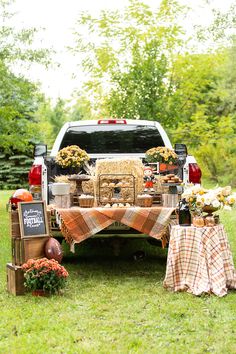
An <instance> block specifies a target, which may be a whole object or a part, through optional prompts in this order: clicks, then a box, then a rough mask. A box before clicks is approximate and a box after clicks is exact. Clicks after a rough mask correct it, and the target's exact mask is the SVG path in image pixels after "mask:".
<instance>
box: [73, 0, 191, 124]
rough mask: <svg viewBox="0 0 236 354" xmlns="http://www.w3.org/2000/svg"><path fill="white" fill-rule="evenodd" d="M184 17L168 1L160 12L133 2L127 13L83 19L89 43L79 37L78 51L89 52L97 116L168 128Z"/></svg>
mask: <svg viewBox="0 0 236 354" xmlns="http://www.w3.org/2000/svg"><path fill="white" fill-rule="evenodd" d="M183 13H184V9H183V8H182V7H180V6H179V5H178V3H177V2H176V1H162V2H161V4H160V7H159V9H158V10H157V11H155V12H152V11H151V9H150V7H149V6H147V5H146V4H144V3H142V2H140V1H130V3H129V6H128V7H127V8H126V9H125V10H124V12H120V13H119V12H117V11H102V12H101V15H100V17H99V18H93V17H92V16H89V15H88V14H83V15H82V16H81V17H80V21H79V23H80V25H83V26H84V27H85V28H86V30H87V31H86V32H85V33H86V37H85V36H84V37H85V38H83V36H82V35H81V34H79V33H77V37H76V39H77V47H76V49H75V51H80V52H83V53H84V57H85V59H84V61H83V68H84V70H85V71H86V72H88V73H89V80H88V81H87V82H86V85H85V89H86V90H87V92H88V95H90V97H91V102H92V104H93V105H94V106H95V111H98V112H99V114H101V113H102V114H104V113H105V114H109V115H112V116H116V117H127V118H146V119H159V120H160V121H161V122H162V123H164V124H168V117H167V116H166V108H165V106H166V102H167V98H168V95H169V87H168V85H167V84H166V83H165V81H168V77H169V73H168V71H169V68H170V66H171V64H172V61H173V54H174V52H175V51H176V50H177V49H178V48H179V47H180V46H181V43H182V40H181V35H182V28H181V26H180V25H179V24H178V20H180V18H181V16H182V15H183ZM87 34H89V37H88V36H87ZM88 38H89V41H88ZM98 38H99V39H98ZM114 38H115V40H114ZM106 84H107V86H108V87H109V88H110V89H109V92H107V90H106V89H105V87H106Z"/></svg>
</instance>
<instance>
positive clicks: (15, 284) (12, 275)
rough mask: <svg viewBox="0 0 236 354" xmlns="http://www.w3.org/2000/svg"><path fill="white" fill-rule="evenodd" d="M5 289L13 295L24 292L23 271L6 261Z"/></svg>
mask: <svg viewBox="0 0 236 354" xmlns="http://www.w3.org/2000/svg"><path fill="white" fill-rule="evenodd" d="M7 291H8V292H9V293H10V294H13V295H23V294H24V293H25V286H24V272H23V270H22V268H21V267H19V266H16V265H13V264H12V263H7Z"/></svg>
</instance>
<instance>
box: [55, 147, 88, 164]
mask: <svg viewBox="0 0 236 354" xmlns="http://www.w3.org/2000/svg"><path fill="white" fill-rule="evenodd" d="M89 159H90V157H89V155H88V154H87V152H86V151H85V150H82V149H81V148H80V147H79V146H77V145H70V146H67V147H65V148H63V149H61V150H59V151H58V153H57V156H56V163H57V164H58V165H60V166H61V167H62V168H67V167H81V166H83V164H84V163H85V162H86V161H88V160H89Z"/></svg>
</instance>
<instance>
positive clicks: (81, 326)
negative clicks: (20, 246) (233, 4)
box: [0, 192, 236, 354]
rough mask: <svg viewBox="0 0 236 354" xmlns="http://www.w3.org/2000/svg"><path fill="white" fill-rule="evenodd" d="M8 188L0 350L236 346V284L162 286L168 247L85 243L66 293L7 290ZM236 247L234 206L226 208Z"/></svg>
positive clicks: (1, 200)
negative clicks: (211, 290)
mask: <svg viewBox="0 0 236 354" xmlns="http://www.w3.org/2000/svg"><path fill="white" fill-rule="evenodd" d="M9 195H10V192H0V207H1V211H0V223H1V224H0V242H1V243H0V245H1V252H0V264H1V267H0V281H1V282H0V305H1V312H0V353H4V354H5V353H11V354H12V353H17V354H21V353H27V354H30V353H33V354H34V353H37V354H41V353H63V354H64V353H104V354H105V353H106V354H107V353H122V354H123V353H145V354H146V353H208V352H209V353H223V352H224V353H235V352H236V323H235V322H236V321H235V316H236V306H235V303H236V292H235V291H231V292H229V294H228V295H227V296H226V297H224V298H217V297H216V296H213V295H212V296H208V295H205V296H201V297H195V296H193V295H191V294H187V293H170V292H167V291H165V290H164V289H163V287H162V282H163V279H164V275H165V262H166V250H160V249H157V248H156V247H152V246H149V247H146V248H145V250H146V252H147V257H146V258H145V259H144V260H142V261H139V262H134V261H133V260H132V258H131V257H130V254H131V252H133V251H134V250H135V249H137V248H138V247H139V248H140V247H144V246H143V244H142V243H139V244H137V243H135V242H133V243H132V245H129V244H128V245H127V248H126V250H123V251H122V252H121V255H120V256H119V257H113V256H112V255H111V252H110V249H109V248H108V247H104V249H103V250H101V249H98V250H96V251H95V250H94V249H93V248H92V244H91V243H88V244H85V245H84V247H83V246H81V251H78V252H77V256H76V257H66V258H65V260H64V263H63V265H64V266H65V267H66V269H67V270H68V271H69V273H70V278H69V281H68V285H67V288H66V289H65V291H64V293H63V295H60V296H52V297H49V298H35V297H32V296H31V294H27V295H25V296H17V297H15V296H13V295H10V294H8V293H7V292H6V290H5V289H6V263H7V262H9V261H10V260H11V256H10V253H11V252H10V237H9V220H8V213H7V212H6V211H5V204H6V201H7V200H8V198H9ZM221 220H222V222H223V223H224V225H225V228H226V230H227V232H228V236H229V239H230V244H231V247H232V250H233V253H234V261H235V260H236V259H235V255H236V239H235V226H236V211H233V212H228V213H226V212H224V213H221Z"/></svg>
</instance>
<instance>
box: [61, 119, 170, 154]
mask: <svg viewBox="0 0 236 354" xmlns="http://www.w3.org/2000/svg"><path fill="white" fill-rule="evenodd" d="M68 145H79V147H80V148H81V149H84V150H86V151H87V152H88V153H90V154H100V153H107V154H108V153H144V152H145V151H146V150H147V149H150V148H151V147H154V146H164V142H163V140H162V137H161V135H160V133H159V131H158V129H157V128H156V127H150V126H144V125H126V124H124V125H122V126H121V125H115V124H114V125H87V126H80V127H71V128H69V129H68V130H67V132H66V134H65V136H64V138H63V140H62V143H61V146H60V149H62V148H64V147H66V146H68Z"/></svg>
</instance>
